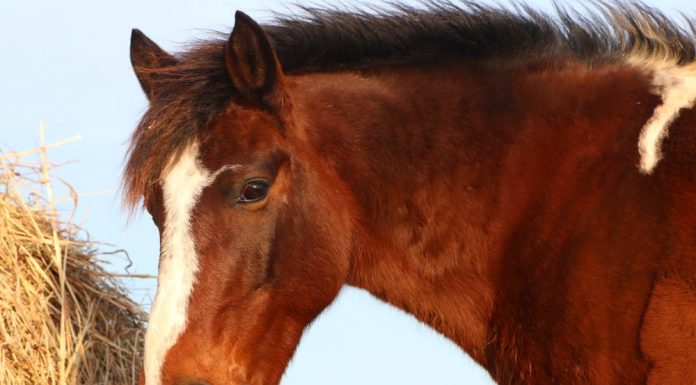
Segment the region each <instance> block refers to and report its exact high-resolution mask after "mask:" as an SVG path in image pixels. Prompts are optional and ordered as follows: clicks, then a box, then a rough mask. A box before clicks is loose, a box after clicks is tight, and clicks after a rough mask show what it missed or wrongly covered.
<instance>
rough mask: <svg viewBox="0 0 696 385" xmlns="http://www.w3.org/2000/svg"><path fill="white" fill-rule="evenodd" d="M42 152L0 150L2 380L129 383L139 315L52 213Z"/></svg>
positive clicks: (83, 241) (92, 251) (11, 383)
mask: <svg viewBox="0 0 696 385" xmlns="http://www.w3.org/2000/svg"><path fill="white" fill-rule="evenodd" d="M42 138H43V134H42ZM42 142H43V139H42ZM46 148H47V146H42V147H39V148H37V149H35V150H30V151H27V152H25V153H10V152H4V153H0V211H1V213H0V315H1V316H0V384H3V385H29V384H31V385H36V384H40V385H43V384H51V385H54V384H55V385H73V384H75V385H77V384H80V385H89V384H100V385H101V384H113V385H125V384H135V383H137V380H138V375H139V373H138V370H139V369H138V367H139V363H140V359H141V357H140V356H141V347H142V337H143V326H144V314H143V311H142V310H141V308H140V307H139V306H138V305H137V304H135V303H134V302H133V301H131V300H130V299H129V298H128V296H127V295H126V291H125V290H124V289H123V287H121V286H120V285H119V283H118V281H117V279H118V278H117V277H116V276H114V275H111V274H109V273H108V272H107V271H106V270H104V268H102V267H101V262H102V261H100V259H99V255H100V253H99V250H98V249H97V245H96V244H95V243H94V242H92V241H90V240H88V239H87V237H86V236H85V235H84V233H83V231H82V230H81V229H80V228H79V227H77V226H76V225H74V224H72V223H71V221H70V218H69V216H68V218H67V219H66V218H64V217H65V215H59V214H58V213H59V212H62V209H63V208H64V206H66V204H65V202H61V200H60V199H58V198H55V197H54V194H56V193H55V191H56V188H57V187H58V185H56V184H54V183H52V181H53V182H55V181H56V180H57V179H56V178H52V176H51V171H52V170H53V169H54V168H55V167H56V166H57V165H55V164H52V163H50V162H49V161H48V159H47V157H46ZM31 155H34V156H35V157H38V158H39V161H37V162H31V161H29V160H28V157H29V156H31ZM61 183H62V181H61ZM63 185H64V186H65V187H63V190H67V191H70V192H72V193H71V194H69V195H71V197H69V199H68V204H67V206H68V207H69V208H70V209H73V210H74V208H75V207H76V205H77V194H75V193H74V190H72V189H71V188H70V187H69V186H68V185H67V184H63ZM66 187H67V189H66ZM57 207H59V208H60V209H61V210H60V211H59V209H58V208H57Z"/></svg>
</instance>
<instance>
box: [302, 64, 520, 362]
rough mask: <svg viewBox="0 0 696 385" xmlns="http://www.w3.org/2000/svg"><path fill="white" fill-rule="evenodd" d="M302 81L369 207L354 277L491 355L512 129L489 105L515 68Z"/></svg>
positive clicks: (312, 130)
mask: <svg viewBox="0 0 696 385" xmlns="http://www.w3.org/2000/svg"><path fill="white" fill-rule="evenodd" d="M455 64H456V65H455ZM482 76H489V77H490V78H489V79H486V80H484V79H482ZM453 79H454V80H455V81H453ZM292 83H294V84H295V86H296V87H298V89H301V90H302V93H301V95H302V96H301V97H299V99H300V100H299V101H298V103H297V105H298V106H300V107H299V108H300V113H299V115H300V116H302V119H303V120H305V123H306V124H305V125H304V129H305V130H306V132H305V134H306V138H307V139H308V140H309V142H310V143H311V144H312V146H313V148H314V149H315V151H316V152H317V153H319V154H320V156H321V158H322V161H325V162H326V163H327V164H330V165H331V166H332V167H333V169H334V172H335V173H337V174H338V175H339V177H340V178H341V179H342V180H343V181H344V182H345V185H346V186H347V187H348V189H349V190H350V191H352V194H353V197H354V199H355V204H356V206H357V207H358V211H359V212H358V213H356V216H357V221H358V223H359V226H358V229H357V231H356V236H355V250H354V252H353V261H352V266H353V268H352V274H351V276H350V278H349V282H348V283H349V284H351V285H353V286H357V287H360V288H364V289H366V290H368V291H369V292H371V293H372V294H374V295H375V296H377V297H379V298H381V299H383V300H385V301H386V302H389V303H391V304H393V305H395V306H397V307H399V308H401V309H403V310H405V311H407V312H409V313H411V314H413V315H415V316H416V317H417V318H418V319H420V320H421V321H423V322H425V323H427V324H429V325H431V326H432V327H434V328H435V329H436V330H438V331H439V332H441V333H443V334H444V335H446V336H447V337H449V338H450V339H452V340H453V341H455V342H456V343H457V344H459V345H460V346H462V347H463V348H464V349H465V350H466V351H467V352H468V353H469V354H470V355H472V356H473V357H474V358H475V359H477V360H479V362H481V360H483V348H484V345H485V342H486V338H487V322H488V321H487V320H488V318H489V314H490V312H491V307H492V294H491V292H492V288H491V287H490V285H489V282H488V281H489V279H488V277H489V269H490V267H491V264H490V262H491V260H490V258H489V254H490V253H489V245H490V233H491V231H492V230H491V228H490V223H491V222H490V216H491V212H492V211H493V210H492V207H493V205H494V203H495V202H494V201H493V198H492V197H494V196H495V194H493V190H494V189H495V188H496V183H495V180H496V174H497V172H498V167H497V163H496V162H497V159H500V157H501V156H502V155H501V154H502V152H503V151H504V150H505V146H504V145H503V143H506V138H507V137H508V135H509V134H508V133H507V132H506V131H505V129H503V128H502V127H507V126H509V125H506V124H501V122H499V121H496V120H497V119H498V118H500V115H499V114H498V115H496V114H491V111H490V108H492V106H496V107H503V105H502V104H501V103H502V102H501V101H500V100H499V99H497V98H498V94H499V93H502V92H505V88H506V87H507V85H506V79H503V78H501V77H499V76H498V77H493V76H491V75H485V74H484V73H483V71H482V70H476V69H473V68H465V67H464V66H462V65H461V64H460V63H453V64H442V65H434V66H432V67H429V68H422V67H421V68H409V67H405V68H400V69H398V70H395V69H389V68H383V69H376V70H370V71H363V72H360V73H356V72H353V73H335V74H314V75H303V76H298V77H295V78H294V79H293V82H292ZM486 83H488V85H485V84H486ZM484 85H485V86H484ZM482 106H486V107H482Z"/></svg>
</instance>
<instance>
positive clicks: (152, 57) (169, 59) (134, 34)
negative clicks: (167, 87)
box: [130, 28, 177, 98]
mask: <svg viewBox="0 0 696 385" xmlns="http://www.w3.org/2000/svg"><path fill="white" fill-rule="evenodd" d="M130 59H131V64H132V65H133V70H134V71H135V76H137V77H138V81H139V82H140V86H141V87H142V88H143V91H145V94H146V95H147V97H148V98H149V97H151V96H152V91H153V83H154V80H155V78H156V76H155V74H154V72H155V70H157V69H160V68H163V67H167V66H171V65H174V64H176V63H177V60H176V58H174V56H172V55H170V54H168V53H167V52H166V51H165V50H163V49H162V48H160V47H159V46H158V45H157V44H155V42H154V41H152V40H150V38H148V37H147V36H145V34H144V33H142V32H140V30H139V29H135V28H134V29H133V30H132V31H131V42H130Z"/></svg>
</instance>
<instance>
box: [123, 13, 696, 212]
mask: <svg viewBox="0 0 696 385" xmlns="http://www.w3.org/2000/svg"><path fill="white" fill-rule="evenodd" d="M593 4H594V5H593V7H592V10H591V11H588V12H585V13H581V12H575V11H568V10H564V9H562V8H560V7H557V9H556V14H555V15H548V14H545V13H541V12H538V11H535V10H532V9H531V8H529V7H527V6H523V5H516V6H513V7H511V8H509V9H504V8H494V7H489V6H483V5H478V4H476V3H474V2H472V1H459V2H449V1H446V0H443V1H430V2H425V3H423V6H422V7H420V8H412V7H407V6H400V5H393V6H391V7H389V8H386V9H373V10H371V12H362V11H341V10H338V9H317V8H300V10H301V14H300V15H299V16H277V17H276V18H275V21H273V22H272V23H270V24H268V25H266V26H264V29H265V30H266V32H267V34H268V36H269V38H270V39H271V41H272V43H273V45H274V46H275V49H276V51H277V54H278V56H279V59H280V61H281V63H282V66H283V69H284V71H285V72H287V73H299V72H308V71H336V70H342V69H358V68H366V67H371V66H375V65H400V64H406V63H414V62H427V61H433V60H437V59H441V58H443V57H451V56H459V57H468V58H474V59H476V58H503V59H508V58H509V59H513V58H514V59H525V58H527V59H529V60H532V59H534V60H538V59H544V58H546V59H549V60H553V59H562V58H576V59H578V60H581V61H585V62H588V63H595V62H598V61H620V60H624V59H625V58H626V57H633V58H637V59H642V60H646V61H651V60H655V61H671V62H674V63H677V64H682V65H684V64H687V63H692V62H694V61H695V60H696V49H695V44H696V38H695V35H696V26H695V23H694V21H693V20H691V19H688V18H686V17H685V18H684V25H683V26H680V25H678V24H675V23H674V22H672V21H670V20H669V19H668V18H667V17H666V16H665V15H664V14H663V13H661V12H660V11H658V10H656V9H654V8H650V7H648V6H647V5H645V4H643V3H639V2H628V3H625V2H621V3H620V2H619V1H618V0H617V1H615V2H611V3H606V2H603V1H601V0H597V1H594V2H593ZM226 37H227V34H224V35H221V37H220V38H216V39H212V40H208V41H202V42H199V43H196V44H194V45H193V46H192V48H191V49H190V50H188V51H186V52H184V53H182V54H180V55H178V57H177V58H178V60H179V63H178V64H176V65H174V66H170V67H165V68H161V69H152V70H151V71H152V72H153V73H155V74H156V75H157V76H156V79H157V80H156V83H155V84H154V88H155V89H156V92H155V94H154V95H152V96H151V100H150V108H149V110H148V111H147V113H146V114H145V116H144V117H143V119H142V121H141V122H140V124H139V126H138V128H137V130H136V131H135V133H134V134H133V137H132V141H131V146H130V150H129V158H128V162H127V165H126V170H125V178H124V187H125V190H126V202H127V203H128V204H129V205H130V206H131V207H134V206H135V205H136V203H137V202H138V201H139V200H140V198H141V197H143V196H147V195H148V194H149V191H150V189H151V187H152V185H153V184H154V183H156V182H157V181H158V180H159V177H160V174H161V173H162V170H163V169H164V167H166V165H167V162H168V161H169V159H170V158H171V157H172V156H173V155H174V154H177V153H178V152H179V151H180V150H181V148H182V147H183V146H184V145H185V144H186V143H188V142H190V140H191V138H193V137H195V136H197V135H198V134H199V133H200V132H201V131H202V130H204V129H206V128H207V127H208V126H209V124H210V122H211V121H212V120H213V119H214V118H215V117H216V116H218V115H219V113H220V112H221V111H222V109H223V108H224V107H225V106H226V104H227V103H228V102H229V100H230V98H231V97H232V95H233V94H234V89H233V87H232V84H231V81H230V80H229V76H228V74H227V70H226V67H225V58H224V45H225V42H226Z"/></svg>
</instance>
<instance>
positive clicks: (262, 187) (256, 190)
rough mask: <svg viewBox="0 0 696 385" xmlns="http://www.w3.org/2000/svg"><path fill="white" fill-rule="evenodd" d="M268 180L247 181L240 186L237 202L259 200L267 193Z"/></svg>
mask: <svg viewBox="0 0 696 385" xmlns="http://www.w3.org/2000/svg"><path fill="white" fill-rule="evenodd" d="M269 187H270V186H269V185H268V182H266V181H265V180H252V181H249V182H247V183H246V184H245V185H244V187H243V188H242V193H241V194H240V196H239V202H241V203H249V202H256V201H260V200H261V199H263V198H265V197H266V195H267V194H268V188H269Z"/></svg>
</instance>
